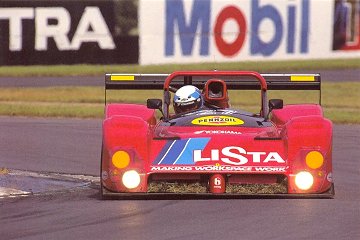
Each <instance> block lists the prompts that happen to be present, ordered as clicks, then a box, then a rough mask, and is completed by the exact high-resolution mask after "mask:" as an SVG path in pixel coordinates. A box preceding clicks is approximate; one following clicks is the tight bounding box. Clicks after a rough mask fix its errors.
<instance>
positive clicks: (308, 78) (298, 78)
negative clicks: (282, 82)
mask: <svg viewBox="0 0 360 240" xmlns="http://www.w3.org/2000/svg"><path fill="white" fill-rule="evenodd" d="M290 81H292V82H313V81H315V76H304V75H302V76H300V75H298V76H291V77H290Z"/></svg>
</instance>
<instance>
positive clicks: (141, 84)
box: [101, 71, 334, 198]
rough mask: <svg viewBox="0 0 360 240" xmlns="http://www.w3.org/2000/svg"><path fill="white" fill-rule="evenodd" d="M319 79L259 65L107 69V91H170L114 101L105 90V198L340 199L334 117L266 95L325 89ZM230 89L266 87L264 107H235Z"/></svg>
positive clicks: (314, 106) (312, 106)
mask: <svg viewBox="0 0 360 240" xmlns="http://www.w3.org/2000/svg"><path fill="white" fill-rule="evenodd" d="M320 82H321V81H320V75H319V74H302V75H296V74H259V73H257V72H252V71H180V72H174V73H172V74H106V76H105V93H106V92H107V90H110V89H112V90H117V89H135V90H147V89H162V90H163V99H148V100H147V104H146V105H145V104H122V103H107V100H106V94H105V102H106V109H105V119H104V122H103V145H102V159H101V195H102V196H103V197H111V196H117V197H119V198H147V197H151V196H159V195H160V196H172V195H174V194H175V195H181V196H189V195H191V196H194V195H195V196H205V197H209V196H216V197H220V196H221V197H223V196H230V197H235V196H246V197H249V196H261V197H316V198H332V197H333V196H334V183H333V178H332V123H331V121H330V120H328V119H326V118H324V116H323V112H322V108H321V106H320V105H319V104H291V105H284V104H283V100H282V99H270V100H269V101H268V100H267V92H268V90H304V91H307V90H319V91H320V93H321V89H320ZM228 89H229V90H235V91H234V92H235V93H238V92H239V93H241V90H258V91H259V93H260V94H261V98H259V99H261V102H260V103H259V109H260V111H259V112H258V113H251V112H247V111H243V110H239V109H233V108H231V107H230V104H229V96H228ZM232 92H233V91H232ZM320 99H321V95H320Z"/></svg>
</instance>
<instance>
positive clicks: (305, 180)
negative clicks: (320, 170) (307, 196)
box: [295, 171, 314, 190]
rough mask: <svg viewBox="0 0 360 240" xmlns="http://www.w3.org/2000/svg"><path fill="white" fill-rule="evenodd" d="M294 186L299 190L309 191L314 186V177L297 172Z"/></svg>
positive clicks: (307, 173)
mask: <svg viewBox="0 0 360 240" xmlns="http://www.w3.org/2000/svg"><path fill="white" fill-rule="evenodd" d="M295 184H296V186H297V187H298V188H299V189H301V190H309V189H310V188H311V187H312V185H313V184H314V177H313V176H312V175H311V173H309V172H305V171H303V172H299V173H298V174H296V176H295Z"/></svg>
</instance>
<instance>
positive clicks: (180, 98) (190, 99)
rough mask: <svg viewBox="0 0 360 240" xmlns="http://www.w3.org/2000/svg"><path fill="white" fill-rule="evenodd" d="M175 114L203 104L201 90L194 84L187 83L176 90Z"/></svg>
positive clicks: (195, 108) (174, 100)
mask: <svg viewBox="0 0 360 240" xmlns="http://www.w3.org/2000/svg"><path fill="white" fill-rule="evenodd" d="M173 105H174V110H175V114H181V113H187V112H190V111H194V110H197V109H199V108H200V107H201V106H202V105H203V97H202V95H201V92H200V90H199V89H198V88H197V87H195V86H192V85H185V86H183V87H181V88H179V89H178V90H177V91H176V92H175V96H174V99H173Z"/></svg>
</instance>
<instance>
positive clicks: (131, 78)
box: [110, 75, 135, 81]
mask: <svg viewBox="0 0 360 240" xmlns="http://www.w3.org/2000/svg"><path fill="white" fill-rule="evenodd" d="M110 80H111V81H134V80H135V76H129V75H128V76H121V75H111V77H110Z"/></svg>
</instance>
